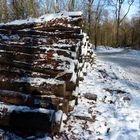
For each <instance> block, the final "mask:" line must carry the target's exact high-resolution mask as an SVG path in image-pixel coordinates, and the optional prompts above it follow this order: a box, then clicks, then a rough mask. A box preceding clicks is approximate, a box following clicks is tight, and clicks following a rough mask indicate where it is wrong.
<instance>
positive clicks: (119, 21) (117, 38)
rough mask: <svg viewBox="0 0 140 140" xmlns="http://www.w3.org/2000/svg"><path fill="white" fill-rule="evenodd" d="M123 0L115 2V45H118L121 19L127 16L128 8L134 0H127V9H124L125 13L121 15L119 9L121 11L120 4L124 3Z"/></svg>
mask: <svg viewBox="0 0 140 140" xmlns="http://www.w3.org/2000/svg"><path fill="white" fill-rule="evenodd" d="M124 2H125V0H117V1H116V3H115V15H116V20H117V21H116V22H117V25H116V45H117V46H119V31H120V25H121V23H122V21H123V20H124V19H125V17H126V16H127V14H128V13H129V11H130V8H131V6H132V4H133V2H134V0H128V1H127V3H128V9H127V11H126V13H125V14H124V15H123V16H122V17H121V11H122V6H123V4H124Z"/></svg>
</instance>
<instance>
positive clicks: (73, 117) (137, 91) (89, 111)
mask: <svg viewBox="0 0 140 140" xmlns="http://www.w3.org/2000/svg"><path fill="white" fill-rule="evenodd" d="M110 51H111V52H114V51H113V50H110ZM117 51H118V50H117ZM118 52H119V51H118ZM135 54H138V51H137V53H136V52H135V53H134V54H132V53H131V55H135ZM137 56H139V55H137ZM129 76H130V77H131V75H127V76H126V71H125V70H124V69H123V68H122V67H120V66H119V65H118V64H117V63H111V62H108V61H106V60H102V59H98V58H97V61H96V64H94V65H93V66H92V68H91V69H90V70H88V72H87V75H86V76H85V77H84V80H83V81H81V82H80V86H79V100H78V105H77V106H75V108H74V110H73V111H72V112H70V113H69V114H68V115H65V114H64V117H63V123H62V129H61V132H60V134H59V135H57V136H55V138H54V140H140V83H135V82H133V80H131V78H129ZM14 137H15V136H14ZM15 138H16V137H15ZM17 139H19V138H18V137H17ZM29 139H30V138H29ZM31 139H32V137H31ZM39 140H51V138H49V137H47V136H46V137H44V138H41V139H39Z"/></svg>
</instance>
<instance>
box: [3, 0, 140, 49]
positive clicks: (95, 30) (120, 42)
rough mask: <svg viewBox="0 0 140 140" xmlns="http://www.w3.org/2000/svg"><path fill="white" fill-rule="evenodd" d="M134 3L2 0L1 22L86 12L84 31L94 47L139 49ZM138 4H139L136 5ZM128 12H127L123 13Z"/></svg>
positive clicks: (138, 17) (123, 0)
mask: <svg viewBox="0 0 140 140" xmlns="http://www.w3.org/2000/svg"><path fill="white" fill-rule="evenodd" d="M134 2H135V1H134V0H0V22H4V23H5V22H9V21H11V20H15V19H25V18H29V17H38V16H40V15H42V14H46V13H57V12H60V11H64V10H66V11H77V10H81V11H83V17H84V27H83V28H84V30H85V31H86V32H87V33H88V35H89V36H90V40H91V42H92V43H93V44H94V45H95V48H96V47H97V46H98V45H104V46H113V47H132V48H135V49H140V11H138V12H137V13H136V14H135V15H134V17H132V18H131V19H130V18H128V17H127V16H128V13H129V11H130V9H131V7H132V5H133V4H134ZM135 4H138V3H135ZM124 9H125V10H124Z"/></svg>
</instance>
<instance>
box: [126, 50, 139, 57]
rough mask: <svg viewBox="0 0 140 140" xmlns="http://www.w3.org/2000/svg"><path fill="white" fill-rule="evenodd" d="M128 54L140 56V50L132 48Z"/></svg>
mask: <svg viewBox="0 0 140 140" xmlns="http://www.w3.org/2000/svg"><path fill="white" fill-rule="evenodd" d="M128 54H129V55H132V56H135V57H140V51H139V50H132V49H130V50H129V52H128Z"/></svg>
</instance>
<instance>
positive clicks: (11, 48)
mask: <svg viewBox="0 0 140 140" xmlns="http://www.w3.org/2000/svg"><path fill="white" fill-rule="evenodd" d="M82 24H83V21H82V14H81V12H69V13H67V12H64V13H57V14H49V15H44V16H41V17H39V18H37V19H34V18H29V19H27V20H17V21H13V22H10V23H7V24H0V101H1V102H0V126H1V127H4V128H9V129H11V130H14V132H17V133H23V134H32V133H36V132H38V131H39V132H49V133H53V134H54V133H56V132H58V131H59V128H60V124H61V119H62V111H63V112H65V113H68V112H69V111H70V110H71V109H72V108H73V106H74V104H75V103H76V100H77V97H76V93H78V90H77V87H78V83H79V79H80V78H79V77H80V74H79V73H81V72H83V73H85V72H86V71H85V69H87V63H92V60H93V58H94V57H93V55H92V49H91V44H90V43H89V41H88V37H87V35H86V34H84V33H83V32H82ZM60 110H62V111H60ZM54 128H55V129H54Z"/></svg>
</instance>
